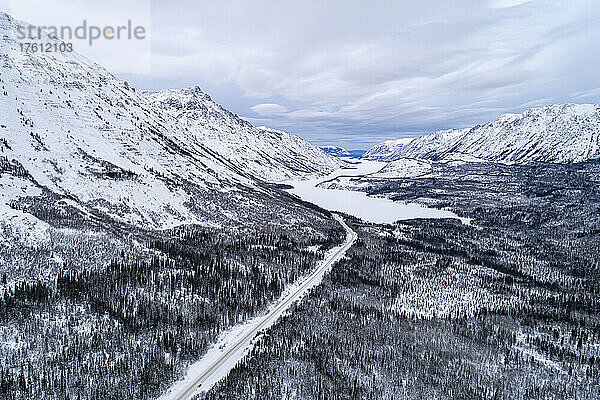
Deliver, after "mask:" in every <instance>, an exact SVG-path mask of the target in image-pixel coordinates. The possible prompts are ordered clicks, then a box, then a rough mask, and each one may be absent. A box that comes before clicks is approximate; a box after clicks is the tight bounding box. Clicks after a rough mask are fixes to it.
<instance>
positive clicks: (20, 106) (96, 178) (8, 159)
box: [0, 13, 338, 234]
mask: <svg viewBox="0 0 600 400" xmlns="http://www.w3.org/2000/svg"><path fill="white" fill-rule="evenodd" d="M19 26H22V27H25V29H27V26H28V24H26V23H24V22H20V21H16V20H14V19H12V18H11V17H10V16H8V15H7V14H4V13H0V47H1V49H0V85H1V86H2V88H1V91H0V188H1V193H2V195H1V198H0V224H6V223H8V224H10V225H12V227H13V228H11V229H20V228H22V227H24V226H28V227H29V228H31V229H29V228H28V229H27V231H28V232H29V233H30V234H33V233H32V232H34V231H36V229H37V231H43V228H44V226H43V223H42V222H40V221H39V220H36V219H35V218H32V217H31V215H30V214H28V213H26V212H21V211H19V210H21V209H23V208H26V205H23V204H22V203H23V201H26V200H23V199H27V198H30V199H31V198H35V199H37V198H40V197H45V198H52V204H56V201H57V200H60V201H61V202H63V203H64V205H65V207H68V209H69V210H79V211H78V212H82V213H85V214H90V213H92V214H94V215H96V216H101V217H102V218H104V217H107V218H111V219H113V220H116V221H118V222H119V223H126V224H134V225H136V226H144V228H154V229H156V228H159V229H162V228H169V227H172V226H175V225H179V224H182V223H219V221H221V220H225V219H228V220H235V219H236V218H238V217H240V216H244V215H246V216H247V215H249V212H248V210H250V209H261V204H262V203H261V204H259V203H260V201H263V200H259V198H261V196H262V197H264V196H265V193H267V192H268V191H269V189H268V188H266V187H265V186H264V185H263V184H262V181H264V180H279V179H286V178H289V177H301V176H302V175H303V174H308V173H326V172H329V171H330V170H332V169H334V168H336V167H337V166H338V161H337V160H336V159H335V158H333V157H330V156H328V155H326V154H325V153H323V152H322V151H321V150H319V149H318V148H317V147H315V146H313V145H311V144H309V143H307V142H305V141H303V140H302V139H300V138H299V137H297V136H293V135H289V134H287V133H284V132H279V131H274V130H269V129H267V128H255V127H253V126H252V125H250V124H249V123H247V122H245V121H243V120H241V119H240V118H238V117H237V116H235V115H233V114H231V113H229V112H228V111H227V110H225V109H223V108H222V107H220V106H218V105H216V104H215V103H214V102H212V101H211V100H210V98H209V97H208V96H207V95H206V94H204V93H202V92H201V91H199V90H198V89H196V88H195V89H184V90H175V91H165V92H161V93H154V94H153V93H148V92H145V91H140V90H136V89H135V88H133V87H131V86H130V85H129V84H127V83H126V82H124V81H121V80H119V79H117V78H116V77H114V76H113V75H111V74H110V73H109V72H108V71H106V70H105V69H103V68H102V67H101V66H99V65H97V64H95V63H93V62H91V61H89V60H88V59H86V58H85V57H82V56H81V55H78V54H77V53H68V52H64V53H60V52H48V53H42V52H22V51H21V49H20V46H19V42H18V41H17V40H16V36H17V35H16V31H17V28H18V27H19ZM44 40H45V41H46V42H50V43H52V42H55V41H56V39H53V38H50V37H45V39H44ZM269 196H272V194H269ZM17 203H19V204H17ZM262 205H263V206H264V204H262ZM37 207H38V208H39V205H38V206H37ZM263 208H264V207H263ZM38 228H39V229H38Z"/></svg>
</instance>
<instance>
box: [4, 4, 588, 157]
mask: <svg viewBox="0 0 600 400" xmlns="http://www.w3.org/2000/svg"><path fill="white" fill-rule="evenodd" d="M0 1H4V2H6V0H0ZM32 4H35V7H33V6H31V5H32ZM90 4H93V6H91V5H90ZM122 4H127V6H123V5H122ZM10 6H11V5H10V4H9V7H10ZM123 7H125V8H123ZM67 10H68V11H67ZM12 13H13V14H14V15H15V17H17V18H20V19H25V20H28V21H29V22H32V23H36V24H42V23H56V22H54V21H55V20H60V19H61V18H62V19H66V18H70V21H72V22H71V23H76V22H77V19H79V20H81V19H82V18H92V17H93V18H95V20H96V21H107V22H105V24H109V23H113V22H112V21H113V20H115V19H117V18H124V17H127V18H130V19H132V20H134V21H135V22H138V21H139V22H140V23H142V24H144V25H145V26H147V27H148V28H149V35H148V37H149V40H148V41H147V48H138V50H139V54H138V53H137V52H136V51H123V50H121V51H115V50H114V48H110V47H108V48H107V47H106V46H104V47H103V46H100V45H99V46H92V47H91V48H89V47H88V46H83V48H78V50H79V51H81V52H82V53H84V54H86V55H89V56H90V58H92V59H94V60H96V61H99V62H100V63H103V64H105V65H109V66H110V67H111V69H112V70H113V71H114V72H115V73H116V74H117V75H119V76H120V77H122V78H124V79H127V80H128V81H129V82H130V83H132V84H134V85H136V86H138V87H143V88H148V89H162V88H171V87H184V86H194V85H198V86H200V87H202V88H203V89H204V90H205V91H206V92H207V93H209V94H210V95H211V96H212V97H213V98H214V99H215V100H217V101H218V102H220V103H221V104H223V105H225V106H226V107H227V108H229V109H230V110H232V111H234V112H236V113H238V114H240V115H241V116H243V117H244V118H247V119H248V120H250V121H251V122H253V123H255V124H261V125H262V124H265V125H269V126H273V127H275V128H280V129H285V130H288V131H291V132H293V133H297V134H299V135H300V136H303V137H304V138H306V139H308V140H310V141H312V142H313V143H316V144H320V145H321V144H338V145H343V146H345V147H347V148H350V149H361V148H363V149H364V148H368V147H370V146H371V145H372V144H375V143H378V142H380V141H382V140H385V139H388V138H397V137H406V136H414V135H419V134H423V133H426V132H430V131H433V130H437V129H445V128H457V127H465V126H471V125H474V124H477V123H482V122H486V121H488V120H492V119H494V118H496V117H497V116H498V115H500V114H502V113H505V112H520V111H522V110H524V109H526V108H530V107H534V106H537V105H544V104H551V103H562V102H575V103H600V68H599V66H600V45H599V43H600V24H599V23H598V21H599V20H600V7H599V6H598V3H597V1H596V0H588V1H584V0H569V1H564V0H561V1H553V0H539V1H537V0H533V1H524V0H472V1H470V0H464V1H450V0H447V1H444V0H432V1H430V0H419V1H403V0H394V1H384V0H379V1H378V0H374V1H366V0H363V1H351V0H343V1H337V0H327V1H323V0H321V1H316V0H302V1H295V0H287V1H275V0H271V1H263V0H254V1H241V0H230V1H223V2H218V1H197V0H196V1H193V0H179V1H177V0H171V1H153V2H149V1H141V0H133V1H128V2H124V1H116V0H114V1H113V0H106V1H103V2H97V1H96V2H91V3H90V2H87V1H76V0H68V1H67V0H35V1H34V0H18V2H17V1H16V0H15V1H14V2H13V3H12ZM67 14H68V17H67ZM117 16H118V17H117ZM46 21H48V22H46ZM138 47H139V46H138ZM107 49H108V50H107ZM146 51H147V52H149V57H146V58H145V57H144V55H143V54H141V53H143V52H146ZM115 60H116V61H117V62H116V63H114V61H115Z"/></svg>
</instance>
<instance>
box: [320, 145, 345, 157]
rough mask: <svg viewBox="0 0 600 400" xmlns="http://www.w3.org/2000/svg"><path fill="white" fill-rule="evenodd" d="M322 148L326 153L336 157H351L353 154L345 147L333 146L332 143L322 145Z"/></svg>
mask: <svg viewBox="0 0 600 400" xmlns="http://www.w3.org/2000/svg"><path fill="white" fill-rule="evenodd" d="M321 150H323V151H324V152H325V153H327V154H330V155H332V156H334V157H350V156H351V154H350V152H349V151H348V150H346V149H345V148H343V147H340V146H332V145H327V146H321Z"/></svg>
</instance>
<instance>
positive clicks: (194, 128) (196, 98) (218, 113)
mask: <svg viewBox="0 0 600 400" xmlns="http://www.w3.org/2000/svg"><path fill="white" fill-rule="evenodd" d="M145 94H146V96H147V97H148V99H149V100H150V102H151V103H152V104H153V105H155V106H157V108H159V109H161V110H163V111H165V112H166V113H168V114H169V115H170V116H171V117H173V119H174V120H176V121H178V122H179V123H180V124H181V126H182V127H183V130H180V131H179V132H177V133H176V134H177V136H178V137H179V139H180V140H182V141H184V142H186V143H189V144H191V145H192V146H195V145H196V144H199V145H201V146H204V147H205V148H208V149H211V150H212V151H214V152H216V153H217V154H219V155H221V156H222V157H224V158H226V159H227V160H229V161H231V162H232V163H233V164H235V165H236V166H237V167H239V168H241V169H242V170H244V171H248V172H250V173H251V174H253V175H255V176H257V177H260V178H261V179H264V180H267V181H281V180H285V179H291V178H298V177H302V176H304V175H306V174H315V173H328V172H331V171H333V170H335V169H337V168H339V166H340V164H339V162H338V161H337V160H336V159H334V158H333V157H330V156H328V155H327V154H325V153H324V152H322V151H320V150H319V148H317V147H316V146H313V145H312V144H310V143H308V142H307V141H305V140H303V139H301V138H299V137H298V136H295V135H291V134H289V133H287V132H283V131H279V130H275V129H270V128H267V127H254V126H252V125H251V124H250V123H249V122H247V121H245V120H243V119H241V118H240V117H238V116H237V115H235V114H233V113H231V112H230V111H228V110H226V109H225V108H223V107H221V106H220V105H218V104H217V103H215V102H214V101H213V100H212V99H211V98H210V96H209V95H207V94H206V93H204V92H202V90H201V89H200V88H199V87H194V88H189V89H169V90H164V91H161V92H156V93H152V92H146V93H145Z"/></svg>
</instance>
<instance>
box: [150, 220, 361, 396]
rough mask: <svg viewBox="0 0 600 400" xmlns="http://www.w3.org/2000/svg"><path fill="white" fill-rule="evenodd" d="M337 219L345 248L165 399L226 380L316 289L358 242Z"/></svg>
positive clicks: (337, 251) (334, 253)
mask: <svg viewBox="0 0 600 400" xmlns="http://www.w3.org/2000/svg"><path fill="white" fill-rule="evenodd" d="M334 217H335V219H336V220H337V221H338V222H339V223H340V224H341V225H342V226H343V227H344V229H345V230H346V232H347V235H346V241H345V242H344V244H343V245H341V246H339V247H337V248H336V249H335V250H334V251H332V252H331V253H330V254H329V255H328V257H327V258H326V259H325V260H324V261H323V262H322V263H321V264H320V265H319V267H318V268H317V269H316V270H315V271H314V272H312V273H311V274H310V275H309V276H307V277H305V278H303V280H302V281H301V282H300V283H299V284H298V285H296V286H295V289H294V290H292V291H291V292H290V293H288V294H287V295H285V297H283V298H281V299H279V300H278V302H277V303H276V304H275V305H274V306H273V307H271V309H270V311H269V312H268V313H267V314H266V315H264V316H263V317H261V318H258V319H256V322H253V323H252V324H249V325H248V326H247V327H244V330H243V332H242V334H240V335H238V337H236V338H235V339H234V340H232V341H230V342H228V343H226V344H225V345H223V346H222V347H219V348H218V349H217V351H218V354H217V355H216V356H213V357H212V359H211V360H210V361H209V362H207V363H206V365H202V366H201V368H198V369H195V370H194V376H191V377H190V376H189V374H188V377H187V378H186V380H185V382H184V383H183V384H181V383H180V384H179V385H177V386H175V387H174V388H173V389H172V390H171V391H169V392H168V393H167V395H166V396H163V397H161V400H162V399H172V400H188V399H191V398H193V396H194V395H196V394H198V393H200V392H201V391H206V390H208V389H210V387H212V385H214V384H215V383H216V382H217V381H218V380H220V379H222V378H223V377H225V376H226V375H227V373H228V372H229V371H230V370H231V369H232V368H233V367H234V366H235V364H236V363H237V362H238V361H239V360H240V359H241V358H242V357H243V356H244V354H245V353H246V350H247V349H248V348H249V347H250V345H251V343H252V340H253V339H254V338H255V337H256V336H257V335H258V334H259V333H260V332H261V331H263V330H265V329H267V328H269V327H270V326H271V325H273V323H274V322H276V321H277V320H278V319H279V318H280V317H281V315H283V313H284V312H285V311H286V310H287V309H288V308H289V307H290V306H291V305H292V304H294V303H295V302H296V301H297V300H299V299H300V298H301V297H302V296H303V295H304V294H305V293H306V292H307V291H308V290H310V289H311V288H313V287H315V286H316V285H318V284H319V283H321V280H322V279H323V276H324V275H325V273H326V272H327V271H329V269H330V268H331V267H332V265H333V264H334V263H335V262H336V261H338V260H339V259H341V258H342V257H343V256H344V254H345V253H346V251H347V250H348V249H349V248H350V247H351V246H352V244H354V242H355V241H356V238H357V235H356V233H355V232H354V231H353V230H352V229H351V228H350V227H349V226H348V225H347V224H346V223H345V222H344V220H343V219H342V218H341V217H340V216H338V215H334Z"/></svg>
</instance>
